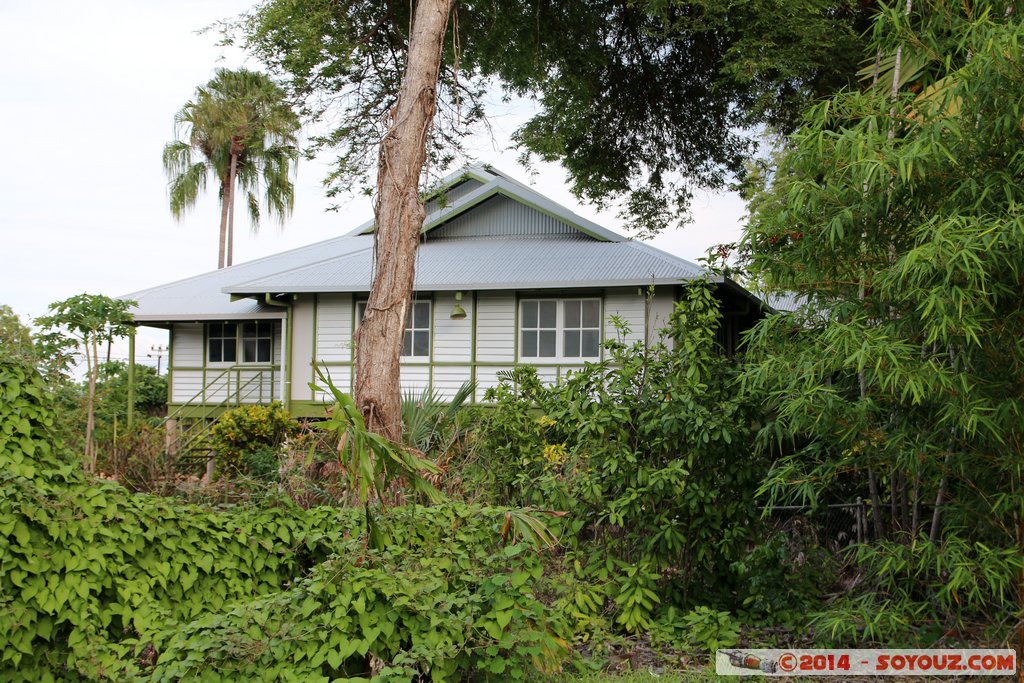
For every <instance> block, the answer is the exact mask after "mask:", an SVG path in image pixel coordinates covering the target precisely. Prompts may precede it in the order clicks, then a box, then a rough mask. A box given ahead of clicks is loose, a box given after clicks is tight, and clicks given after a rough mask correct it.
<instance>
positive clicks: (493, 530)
mask: <svg viewBox="0 0 1024 683" xmlns="http://www.w3.org/2000/svg"><path fill="white" fill-rule="evenodd" d="M0 393H2V399H3V400H0V633H3V634H4V637H3V639H2V640H0V680H5V681H33V682H35V681H55V680H61V681H104V680H111V681H113V680H118V681H121V680H130V679H138V678H144V677H146V678H150V679H154V680H181V679H182V678H189V679H197V678H198V679H200V680H244V679H250V678H258V679H262V680H266V679H267V677H268V676H270V677H271V678H273V679H275V680H303V681H307V680H327V679H328V678H329V677H332V676H336V675H338V674H339V672H340V671H342V670H344V671H346V672H351V673H353V674H356V673H366V674H369V673H370V671H369V670H368V669H367V668H366V667H376V668H377V669H378V670H379V671H378V673H379V675H380V677H381V678H391V679H393V680H403V679H404V680H409V679H410V678H411V677H412V675H413V674H412V673H411V672H413V671H420V672H427V671H428V670H429V672H430V675H431V676H432V677H433V678H434V679H435V680H445V676H447V679H449V680H450V679H452V678H458V677H460V676H463V675H465V674H466V673H467V672H469V671H471V670H481V671H491V672H494V673H493V675H494V676H495V677H500V678H502V679H507V678H515V677H516V676H520V675H525V672H526V671H527V670H532V669H533V668H535V667H537V666H554V665H556V663H557V660H558V658H559V656H560V655H562V654H564V648H563V647H562V643H561V641H560V640H558V639H557V636H556V635H555V634H556V633H557V632H558V630H559V628H560V626H559V624H560V622H559V619H558V618H557V617H556V616H554V613H552V612H551V611H550V610H549V609H548V608H547V607H545V606H544V604H543V603H541V602H540V601H539V600H538V599H537V598H536V597H534V596H533V593H532V588H531V587H532V586H533V585H535V584H536V582H537V581H538V577H540V576H541V573H542V570H541V566H540V564H539V560H538V559H537V558H536V557H535V556H534V555H533V554H531V553H529V552H526V551H525V549H524V548H523V547H522V546H519V545H508V546H506V545H504V544H503V541H502V534H501V529H502V525H503V524H504V522H505V519H506V514H505V511H503V510H494V509H486V508H479V507H472V508H471V507H467V506H462V505H448V506H438V507H434V508H418V507H417V508H412V507H410V508H406V509H402V508H398V509H395V510H392V511H389V512H387V513H386V514H380V515H379V517H380V519H381V520H382V526H386V527H387V528H388V529H389V530H390V533H389V534H387V535H386V537H385V540H386V543H384V545H383V546H382V547H380V548H379V549H372V548H368V547H367V546H366V540H365V537H364V536H363V535H362V534H361V533H360V530H361V528H362V523H363V511H362V510H354V509H334V508H323V507H321V508H312V509H309V510H300V509H298V508H296V507H294V506H290V505H288V504H287V503H284V502H282V503H280V504H279V505H278V506H275V507H250V508H240V509H236V510H226V511H216V510H211V509H209V508H205V507H201V506H196V505H182V504H180V503H176V502H174V501H172V500H169V499H163V498H157V497H153V496H147V495H140V494H135V495H132V494H129V493H128V492H127V491H125V490H124V489H123V488H121V487H120V486H118V485H116V484H114V483H111V482H107V481H102V480H92V479H89V478H87V477H86V475H85V474H84V473H83V472H82V469H81V466H80V464H79V463H78V461H77V458H75V457H73V456H70V455H69V454H68V453H67V452H66V451H65V450H64V449H63V448H62V446H61V445H60V444H59V442H57V441H56V440H55V439H54V438H53V435H52V432H51V428H52V422H53V419H52V413H51V411H52V405H51V404H50V403H49V398H48V396H47V391H46V387H45V386H44V384H43V382H42V380H41V379H40V378H39V376H38V374H36V372H35V371H34V370H33V369H32V368H30V367H27V366H26V365H25V364H24V363H23V362H20V361H18V360H17V359H14V358H12V357H11V356H9V355H7V354H4V353H3V351H2V350H0ZM331 558H333V559H331ZM239 629H241V630H239ZM432 634H434V635H432ZM437 634H440V637H436V636H437ZM261 653H263V654H261ZM267 653H270V654H267ZM261 657H263V658H261ZM265 657H271V659H270V660H268V659H266V658H265ZM212 661H215V662H217V664H216V666H207V665H206V662H212ZM197 662H202V665H201V666H196V663H197ZM268 670H280V672H281V673H280V675H279V676H278V675H276V674H275V675H270V674H268V673H267V671H268ZM499 671H500V672H501V673H498V672H499Z"/></svg>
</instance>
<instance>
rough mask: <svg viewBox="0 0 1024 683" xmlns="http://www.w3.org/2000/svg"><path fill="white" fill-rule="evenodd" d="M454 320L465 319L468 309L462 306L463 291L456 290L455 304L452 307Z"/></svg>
mask: <svg viewBox="0 0 1024 683" xmlns="http://www.w3.org/2000/svg"><path fill="white" fill-rule="evenodd" d="M450 317H451V319H452V320H465V319H466V309H464V308H463V307H462V292H455V306H454V307H452V314H451V316H450Z"/></svg>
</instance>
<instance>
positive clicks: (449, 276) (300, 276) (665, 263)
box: [223, 237, 705, 294]
mask: <svg viewBox="0 0 1024 683" xmlns="http://www.w3.org/2000/svg"><path fill="white" fill-rule="evenodd" d="M372 265H373V264H372V252H371V251H370V250H364V251H360V252H356V253H351V254H345V255H339V256H338V257H336V258H331V259H326V260H322V261H320V262H318V263H313V264H310V265H306V266H302V267H299V268H295V269H291V270H287V271H282V272H278V273H275V274H273V275H270V276H265V277H259V278H255V279H253V280H249V281H245V282H239V283H237V284H232V285H229V286H225V287H224V289H223V291H224V292H229V293H232V294H255V293H261V292H365V291H369V289H370V280H371V277H372ZM704 274H705V273H704V271H703V270H702V269H701V268H700V267H699V266H697V265H696V264H693V263H690V262H689V261H685V260H683V259H680V258H677V257H675V256H672V255H670V254H666V253H664V252H662V251H658V250H657V249H653V248H652V247H649V246H647V245H645V244H641V243H639V242H633V241H625V242H599V241H597V240H579V239H575V238H572V237H515V238H498V237H478V238H461V239H444V240H437V241H433V242H431V241H429V240H428V241H427V242H425V243H424V244H422V245H421V246H420V248H419V251H418V253H417V257H416V285H415V286H416V289H418V290H420V291H451V290H462V289H468V290H494V289H551V288H567V287H614V286H630V285H647V284H669V283H676V282H681V281H684V280H692V279H694V278H699V277H703V276H704Z"/></svg>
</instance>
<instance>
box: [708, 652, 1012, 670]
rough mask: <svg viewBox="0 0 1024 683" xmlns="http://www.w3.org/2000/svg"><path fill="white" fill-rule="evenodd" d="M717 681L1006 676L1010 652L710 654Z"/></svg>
mask: <svg viewBox="0 0 1024 683" xmlns="http://www.w3.org/2000/svg"><path fill="white" fill-rule="evenodd" d="M715 670H716V672H717V673H718V675H720V676H795V675H799V676H1009V675H1013V674H1015V673H1017V653H1016V652H1014V651H1013V650H1009V649H1007V650H992V649H975V650H910V649H908V650H902V649H901V650H767V649H750V650H747V649H729V650H719V651H718V652H717V653H716V654H715Z"/></svg>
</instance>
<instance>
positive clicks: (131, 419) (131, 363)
mask: <svg viewBox="0 0 1024 683" xmlns="http://www.w3.org/2000/svg"><path fill="white" fill-rule="evenodd" d="M134 423H135V327H132V328H131V330H129V332H128V429H131V428H132V425H133V424H134Z"/></svg>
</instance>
